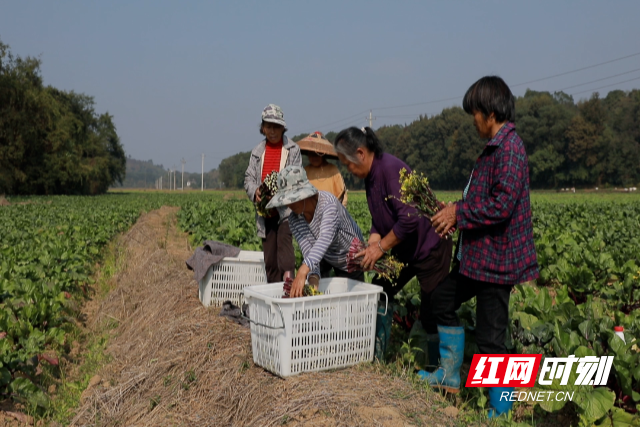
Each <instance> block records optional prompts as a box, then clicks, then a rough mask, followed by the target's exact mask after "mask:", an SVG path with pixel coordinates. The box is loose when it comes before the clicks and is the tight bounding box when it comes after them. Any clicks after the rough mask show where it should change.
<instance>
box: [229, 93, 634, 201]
mask: <svg viewBox="0 0 640 427" xmlns="http://www.w3.org/2000/svg"><path fill="white" fill-rule="evenodd" d="M516 130H517V132H518V134H519V135H520V136H521V137H522V139H523V141H524V144H525V147H526V150H527V154H528V157H529V174H530V181H531V187H532V188H535V189H557V188H563V187H578V188H590V187H607V186H610V187H614V186H615V187H631V186H638V184H640V90H637V89H634V90H631V91H628V92H624V91H621V90H617V91H612V92H609V94H608V95H607V96H606V97H605V98H600V96H599V94H598V93H594V94H593V95H592V96H591V98H589V99H588V100H583V101H580V102H575V101H574V100H573V98H572V97H571V96H570V95H567V94H565V93H563V92H556V93H553V94H552V93H549V92H537V91H533V90H527V91H526V93H525V95H524V96H521V97H517V98H516ZM376 134H377V135H378V137H379V138H380V141H381V143H382V145H383V147H384V149H385V151H386V152H388V153H391V154H393V155H394V156H396V157H398V158H400V159H402V160H404V161H405V162H406V163H407V164H408V165H409V166H410V167H412V168H413V169H415V170H417V171H420V172H423V173H424V174H425V175H426V176H428V177H429V181H430V183H431V184H432V186H433V188H434V189H440V190H460V189H462V188H464V186H465V185H466V183H467V181H468V179H469V175H470V173H471V170H472V169H473V166H474V163H475V161H476V159H477V158H478V156H479V155H480V153H481V152H482V149H483V147H484V145H485V144H486V141H484V140H481V139H480V138H479V137H478V135H477V132H476V129H475V127H474V126H473V118H472V117H471V116H469V115H468V114H466V113H465V112H464V110H463V109H462V108H460V107H451V108H445V109H443V110H442V112H441V113H440V114H436V115H434V116H431V117H428V116H420V117H419V118H418V119H416V120H415V121H413V122H412V123H410V124H405V125H393V126H383V127H380V128H378V129H377V130H376ZM336 135H337V133H336V132H333V131H332V132H329V133H327V134H326V135H325V137H326V138H327V139H328V140H330V141H332V142H333V139H334V138H335V136H336ZM305 136H307V134H306V133H304V134H299V135H295V136H293V137H291V139H293V140H294V141H299V140H300V139H302V138H304V137H305ZM248 156H249V153H248V152H246V153H239V154H236V155H235V156H232V157H230V158H228V159H225V160H223V162H222V163H221V165H220V175H221V177H222V179H223V181H225V182H227V183H229V184H231V185H230V186H232V187H234V188H241V187H242V182H243V179H244V170H245V169H246V165H247V164H248ZM245 158H246V159H245ZM303 158H304V157H303ZM227 160H228V161H227ZM334 163H335V162H334ZM223 164H225V165H227V167H226V169H225V173H224V177H223V172H222V167H223ZM339 167H340V171H341V172H342V176H343V177H344V179H345V182H346V184H347V187H349V188H350V189H362V188H364V182H363V181H362V180H360V179H357V178H355V177H353V176H352V175H351V174H350V173H349V172H348V171H347V170H346V168H344V167H343V166H342V165H339Z"/></svg>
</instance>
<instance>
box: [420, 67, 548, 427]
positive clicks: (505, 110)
mask: <svg viewBox="0 0 640 427" xmlns="http://www.w3.org/2000/svg"><path fill="white" fill-rule="evenodd" d="M463 108H464V110H465V111H466V112H467V113H468V114H471V115H473V118H474V125H475V127H476V130H477V131H478V134H479V135H480V137H482V138H486V139H488V142H487V144H486V145H485V147H484V149H483V151H482V153H481V154H480V157H478V159H477V160H476V163H475V166H474V168H473V171H472V172H471V177H470V178H469V183H468V184H467V187H466V188H465V190H464V193H463V198H462V200H460V201H458V202H456V203H450V204H449V206H447V207H445V208H444V209H442V210H441V211H440V212H438V213H437V214H436V215H435V216H434V217H433V218H432V224H433V226H434V227H435V229H436V232H437V233H438V234H440V235H441V236H444V235H446V233H447V231H448V230H449V229H450V228H451V227H454V226H456V227H457V228H458V229H459V230H460V237H459V239H458V246H457V248H456V251H455V253H456V256H455V257H454V263H453V267H452V270H451V273H450V274H449V277H448V278H447V280H445V281H444V282H443V283H442V284H441V285H439V286H438V288H436V290H435V291H434V294H433V297H432V298H433V299H432V307H433V310H434V314H435V316H436V319H437V322H438V333H439V335H440V357H441V359H440V368H438V370H437V371H435V372H433V373H427V372H424V371H421V372H420V373H419V375H420V376H421V377H422V378H423V379H425V380H426V381H428V382H429V384H431V385H432V386H433V387H437V388H443V389H445V390H448V391H450V392H454V393H455V392H458V391H459V389H460V366H461V364H462V358H463V354H464V328H463V327H462V326H460V320H459V319H458V316H457V315H456V310H457V309H458V308H460V305H461V304H462V303H463V302H465V301H468V300H469V299H471V298H473V297H476V300H477V306H476V329H475V331H476V343H477V345H478V349H479V351H480V353H483V354H505V353H507V348H506V346H505V338H506V331H507V324H508V322H509V295H510V293H511V290H512V288H513V286H514V285H516V284H519V283H523V282H527V281H530V280H534V279H536V278H537V277H538V262H537V259H536V251H535V247H534V243H533V225H532V221H531V205H530V201H529V166H528V161H527V154H526V152H525V149H524V144H523V142H522V139H520V137H519V136H518V134H517V133H516V127H515V124H514V121H515V101H514V98H513V94H512V93H511V90H510V89H509V87H508V86H507V85H506V83H505V82H504V81H503V80H502V79H501V78H500V77H496V76H488V77H483V78H481V79H480V80H478V81H477V82H475V83H474V84H473V85H472V86H471V87H470V88H469V90H468V91H467V93H466V94H465V96H464V100H463ZM504 391H511V390H510V389H509V390H507V388H500V387H492V388H489V400H490V404H491V406H492V408H491V410H490V412H489V417H490V418H491V417H496V416H499V415H500V414H503V413H506V412H508V411H509V410H510V409H511V402H509V401H505V400H502V401H500V396H501V394H500V393H501V392H504Z"/></svg>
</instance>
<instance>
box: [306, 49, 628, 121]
mask: <svg viewBox="0 0 640 427" xmlns="http://www.w3.org/2000/svg"><path fill="white" fill-rule="evenodd" d="M638 55H640V52H636V53H633V54H630V55H626V56H622V57H619V58H615V59H611V60H608V61H604V62H599V63H597V64H592V65H588V66H586V67H582V68H578V69H575V70H571V71H565V72H562V73H558V74H553V75H551V76H547V77H542V78H539V79H535V80H530V81H527V82H524V83H518V84H515V85H510V87H518V86H523V85H527V84H530V83H537V82H541V81H544V80H549V79H553V78H556V77H561V76H566V75H568V74H573V73H577V72H579V71H584V70H588V69H591V68H595V67H599V66H601V65H606V64H611V63H613V62H617V61H622V60H623V59H627V58H632V57H634V56H638ZM634 71H638V70H634ZM632 72H633V71H629V72H626V73H621V74H616V75H613V76H609V77H605V78H602V79H598V80H594V81H592V82H587V83H582V84H580V85H575V86H570V87H568V88H565V89H560V90H566V89H570V88H573V87H578V86H583V85H586V84H589V83H594V82H596V81H602V80H606V79H608V78H613V77H617V76H620V75H624V74H629V73H632ZM633 80H636V79H633ZM621 83H624V82H621ZM604 87H607V86H603V88H604ZM579 93H581V92H579ZM460 98H462V96H454V97H450V98H443V99H437V100H433V101H426V102H416V103H413V104H404V105H393V106H386V107H376V108H372V109H371V110H391V109H394V108H405V107H416V106H419V105H428V104H437V103H440V102H447V101H454V100H456V99H460ZM367 111H368V110H364V111H363V112H365V113H366V112H367ZM363 112H359V113H357V114H354V115H352V116H349V117H346V118H344V119H342V120H337V121H334V122H331V123H326V124H323V125H321V126H317V127H316V129H320V128H323V127H325V126H330V125H333V124H336V123H341V122H345V121H348V120H350V119H351V118H353V117H356V116H358V115H360V114H362V113H363ZM415 116H418V115H415ZM378 117H388V116H378Z"/></svg>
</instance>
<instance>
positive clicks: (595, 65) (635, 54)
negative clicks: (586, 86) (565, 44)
mask: <svg viewBox="0 0 640 427" xmlns="http://www.w3.org/2000/svg"><path fill="white" fill-rule="evenodd" d="M638 55H640V52H637V53H633V54H631V55H627V56H622V57H620V58H616V59H611V60H609V61H605V62H600V63H598V64H593V65H589V66H587V67H582V68H578V69H577V70H571V71H565V72H564V73H559V74H554V75H552V76H547V77H543V78H541V79H536V80H530V81H528V82H524V83H518V84H515V85H511V87H518V86H523V85H528V84H529V83H537V82H541V81H543V80H549V79H553V78H556V77H560V76H566V75H567V74H572V73H577V72H578V71H583V70H588V69H590V68H595V67H599V66H601V65H605V64H611V63H612V62H616V61H622V60H623V59H627V58H631V57H633V56H638Z"/></svg>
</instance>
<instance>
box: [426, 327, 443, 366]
mask: <svg viewBox="0 0 640 427" xmlns="http://www.w3.org/2000/svg"><path fill="white" fill-rule="evenodd" d="M427 356H428V357H429V360H428V363H429V367H430V369H431V371H434V370H436V369H437V368H438V366H440V335H438V334H427Z"/></svg>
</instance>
